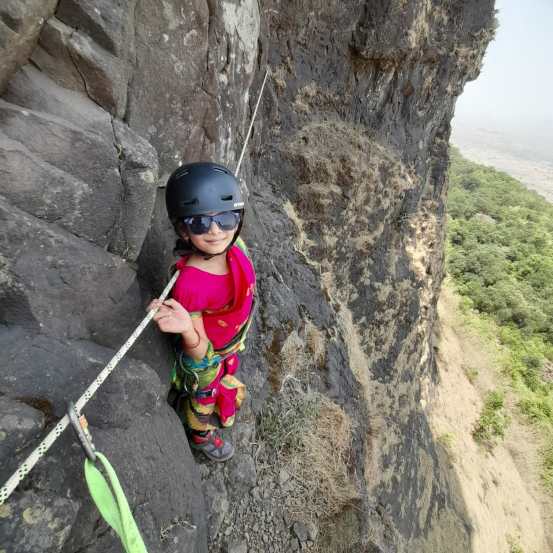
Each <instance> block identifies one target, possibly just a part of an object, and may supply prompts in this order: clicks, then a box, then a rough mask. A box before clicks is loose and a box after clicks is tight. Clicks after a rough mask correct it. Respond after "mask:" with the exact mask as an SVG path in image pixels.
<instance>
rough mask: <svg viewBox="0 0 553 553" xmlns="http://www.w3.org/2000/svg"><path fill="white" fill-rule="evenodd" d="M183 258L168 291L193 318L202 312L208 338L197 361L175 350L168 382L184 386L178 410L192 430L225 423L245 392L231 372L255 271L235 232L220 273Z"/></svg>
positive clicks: (246, 327) (250, 306) (246, 325)
mask: <svg viewBox="0 0 553 553" xmlns="http://www.w3.org/2000/svg"><path fill="white" fill-rule="evenodd" d="M187 261H188V257H182V258H181V259H180V260H179V261H178V262H177V264H176V267H177V269H179V270H180V275H179V277H178V279H177V282H176V283H175V286H174V287H173V294H172V295H173V298H174V299H176V300H177V301H178V302H179V303H180V304H181V305H182V306H183V307H184V308H185V309H186V310H187V311H188V312H189V313H190V315H191V316H192V317H193V318H194V317H203V323H204V328H205V331H206V334H207V337H208V338H209V340H210V342H209V344H208V348H207V353H206V355H205V357H204V358H203V359H201V360H200V361H197V360H195V359H193V358H191V357H189V356H187V355H186V354H185V353H184V352H183V351H182V350H181V349H180V348H179V350H178V351H177V362H176V364H175V368H174V370H173V374H172V384H173V386H174V387H175V388H176V389H177V390H179V391H182V390H186V391H187V392H188V395H187V398H186V401H184V402H183V403H182V404H181V407H180V408H181V409H182V412H181V413H179V415H180V416H181V418H182V419H183V421H184V422H185V424H186V426H188V427H189V428H190V429H192V430H196V431H206V430H213V429H214V428H217V427H229V426H232V424H233V423H234V418H235V415H236V411H237V410H238V409H239V408H240V405H241V403H242V401H243V399H244V397H245V393H246V388H245V386H244V384H243V383H242V382H240V380H238V378H236V376H235V374H236V371H237V369H238V366H239V359H238V355H237V353H238V352H239V351H242V350H243V349H244V347H245V346H244V342H245V339H246V334H247V332H248V330H249V327H250V324H251V320H252V315H253V305H254V292H255V271H254V268H253V265H252V262H251V260H250V258H249V256H248V253H247V248H246V246H245V244H244V242H243V241H242V240H241V239H240V238H239V239H238V240H237V241H236V243H235V245H233V246H232V248H231V249H230V250H229V251H228V252H227V263H228V266H229V272H228V273H227V274H226V275H214V274H212V273H208V272H206V271H203V270H201V269H198V268H197V267H189V266H187V265H186V262H187Z"/></svg>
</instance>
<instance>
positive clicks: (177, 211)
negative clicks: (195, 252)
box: [165, 162, 244, 225]
mask: <svg viewBox="0 0 553 553" xmlns="http://www.w3.org/2000/svg"><path fill="white" fill-rule="evenodd" d="M165 202H166V205H167V213H168V215H169V219H170V220H171V222H172V223H173V225H175V224H176V223H177V222H178V221H179V220H181V219H182V218H183V217H190V216H192V215H204V214H206V213H209V212H212V211H215V212H221V211H236V210H243V209H244V201H243V200H242V194H241V192H240V184H239V183H238V181H237V180H236V178H235V176H234V175H233V174H232V173H231V172H230V171H229V170H228V169H227V168H226V167H224V166H223V165H219V164H217V163H210V162H199V163H188V164H186V165H182V166H181V167H179V168H177V169H175V171H173V174H172V175H171V176H170V177H169V180H168V181H167V188H166V190H165Z"/></svg>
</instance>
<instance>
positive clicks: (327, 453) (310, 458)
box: [256, 379, 359, 521]
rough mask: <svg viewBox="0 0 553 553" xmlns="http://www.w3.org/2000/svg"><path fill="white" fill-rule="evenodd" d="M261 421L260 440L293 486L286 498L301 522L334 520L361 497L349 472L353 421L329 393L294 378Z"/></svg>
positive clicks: (288, 506) (269, 407) (284, 489)
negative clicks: (285, 472) (287, 475)
mask: <svg viewBox="0 0 553 553" xmlns="http://www.w3.org/2000/svg"><path fill="white" fill-rule="evenodd" d="M283 388H284V389H283V390H282V391H281V393H279V394H278V396H276V397H274V398H273V400H272V401H270V402H269V403H268V404H267V405H266V407H265V409H264V411H263V412H262V413H261V415H260V416H259V418H258V421H257V425H256V426H257V432H258V439H259V440H260V441H261V442H262V443H263V444H264V447H265V448H266V450H267V457H268V458H269V459H271V460H272V462H273V469H275V468H278V469H279V470H280V469H283V468H284V469H285V470H286V471H287V472H288V474H289V475H290V477H291V482H293V485H292V486H289V487H286V488H283V489H282V494H283V496H282V500H283V504H284V505H285V506H286V508H287V510H288V511H289V512H290V514H292V515H293V516H294V518H295V519H296V520H303V521H308V520H315V519H328V518H330V517H333V516H334V515H336V514H337V513H339V512H340V511H342V509H344V507H346V506H347V505H351V504H352V503H353V502H354V501H355V500H356V499H358V498H359V493H358V491H357V489H356V488H355V485H354V483H353V478H352V475H351V474H350V473H349V471H348V459H349V456H350V452H351V439H352V425H351V420H350V418H349V417H348V415H347V414H346V413H345V412H344V410H343V409H342V408H341V407H340V406H338V405H337V404H336V403H334V402H333V401H331V400H330V399H328V398H327V397H326V396H324V395H322V394H320V393H318V392H315V391H312V390H310V389H309V388H307V389H305V388H304V387H303V386H302V384H301V383H300V382H299V381H298V380H297V379H291V380H288V381H287V383H286V382H285V383H284V384H283Z"/></svg>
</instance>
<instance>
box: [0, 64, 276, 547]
mask: <svg viewBox="0 0 553 553" xmlns="http://www.w3.org/2000/svg"><path fill="white" fill-rule="evenodd" d="M268 74H269V70H268V69H267V70H266V72H265V77H264V79H263V84H262V85H261V89H260V91H259V97H258V99H257V103H256V106H255V110H254V113H253V116H252V120H251V122H250V126H249V128H248V133H247V135H246V138H245V140H244V146H243V148H242V152H241V154H240V159H239V160H238V164H237V167H236V171H235V176H236V175H238V171H239V169H240V165H241V163H242V158H243V157H244V152H245V150H246V146H247V143H248V140H249V137H250V133H251V130H252V128H253V123H254V119H255V116H256V114H257V108H258V107H259V103H260V100H261V96H262V94H263V89H264V87H265V82H266V80H267V76H268ZM179 274H180V271H178V270H177V271H175V273H174V274H173V276H172V278H171V279H170V281H169V283H168V284H167V286H166V287H165V289H164V290H163V292H162V293H161V295H160V297H159V300H160V305H161V304H162V303H163V301H164V300H165V299H166V298H167V296H168V295H169V292H170V291H171V289H172V288H173V285H174V284H175V282H176V280H177V278H178V276H179ZM158 309H159V307H158V308H157V309H152V310H151V311H149V312H148V314H147V315H146V317H144V319H143V320H142V322H141V323H140V324H139V325H138V326H137V327H136V329H135V330H134V332H133V333H132V334H131V335H130V336H129V338H128V339H127V341H126V342H125V343H124V344H123V346H122V347H121V348H120V349H119V351H117V353H116V354H115V355H114V356H113V357H112V358H111V360H110V361H109V363H108V364H107V365H106V366H105V367H104V368H103V369H102V371H101V372H100V374H99V375H98V376H97V377H96V379H95V380H94V381H93V382H92V383H91V384H90V386H89V387H88V388H87V389H86V390H85V392H84V393H83V394H82V395H81V397H80V398H79V399H78V400H77V401H76V403H75V404H74V405H73V404H70V407H69V410H68V413H67V414H66V415H65V416H64V417H63V418H62V419H61V420H60V421H59V422H58V423H57V424H56V426H55V427H54V428H53V429H52V430H51V431H50V432H49V433H48V434H47V436H46V438H44V440H43V441H42V442H41V443H40V444H39V445H38V447H37V448H36V449H35V450H34V451H32V452H31V454H30V455H29V456H28V457H27V458H26V459H25V461H24V462H23V463H22V464H21V465H20V466H19V468H18V469H17V470H16V471H15V472H14V473H13V474H12V476H11V477H10V478H9V479H8V480H7V482H6V483H5V484H4V486H2V488H0V505H3V504H4V503H5V502H6V500H7V499H8V497H9V496H10V495H11V494H12V492H13V491H14V490H15V488H16V487H17V486H18V485H19V483H20V482H21V481H22V480H23V479H24V478H25V476H27V474H29V472H30V471H31V470H32V468H33V467H34V466H35V465H36V464H37V462H38V461H39V460H40V459H41V458H42V457H43V456H44V455H45V453H46V452H47V451H48V450H49V449H50V447H51V446H52V445H53V444H54V442H55V441H56V439H57V438H58V437H59V436H60V435H61V433H62V432H63V431H64V430H65V429H66V428H67V426H68V425H70V424H71V426H72V427H73V428H74V430H75V432H76V433H77V436H78V438H79V441H80V442H81V444H82V446H83V449H84V450H85V453H86V456H87V458H86V460H85V465H84V472H85V479H86V482H87V485H88V489H89V491H90V495H91V496H92V499H93V500H94V502H95V503H96V506H97V507H98V510H99V511H100V513H101V515H102V517H103V518H104V520H105V521H106V522H107V523H108V524H109V525H110V526H111V527H112V528H113V529H114V530H115V532H116V533H117V534H118V536H119V537H120V539H121V542H122V544H123V547H124V548H125V552H126V553H147V551H146V547H145V546H144V543H143V541H142V538H141V536H140V532H139V531H138V528H137V526H136V523H135V522H134V519H133V517H132V514H131V511H130V508H129V505H128V503H127V500H126V498H125V494H124V493H123V490H122V488H121V485H120V484H119V480H118V479H117V475H116V473H115V471H114V469H113V467H112V466H111V464H110V463H109V461H108V460H107V459H106V457H105V456H104V455H103V454H102V453H100V452H99V451H96V449H95V448H94V445H93V444H92V440H91V438H90V433H89V432H88V430H87V426H88V425H87V424H86V419H85V418H84V416H83V415H82V414H80V413H82V410H83V408H84V406H85V405H86V404H87V403H88V401H89V400H90V399H91V398H92V396H93V395H94V394H95V393H96V390H98V388H99V387H100V386H101V385H102V384H103V383H104V381H105V380H106V378H107V377H108V376H109V375H110V374H111V372H112V371H113V370H114V369H115V367H116V366H117V364H118V363H119V361H121V359H122V358H123V357H124V356H125V354H126V353H127V351H128V350H129V349H130V348H131V347H132V345H133V344H134V342H135V341H136V340H137V339H138V337H139V336H140V334H142V332H143V331H144V329H145V328H146V326H147V325H148V323H149V322H150V321H151V320H152V318H153V317H154V315H155V314H156V313H157V311H158ZM98 462H99V464H101V466H102V469H103V472H104V473H105V474H106V475H107V479H106V478H105V476H104V474H103V473H102V471H101V470H100V469H99V468H98V467H97V466H96V465H97V464H98Z"/></svg>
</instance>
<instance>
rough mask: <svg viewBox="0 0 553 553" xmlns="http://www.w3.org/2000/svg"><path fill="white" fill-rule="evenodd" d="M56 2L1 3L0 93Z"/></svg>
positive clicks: (29, 49)
mask: <svg viewBox="0 0 553 553" xmlns="http://www.w3.org/2000/svg"><path fill="white" fill-rule="evenodd" d="M56 4H57V0H46V1H45V0H26V1H25V2H21V1H20V0H4V1H3V2H2V6H1V7H0V93H2V92H3V91H4V89H5V87H6V84H7V83H8V81H9V79H10V78H11V76H12V74H13V73H15V71H16V70H17V68H18V67H19V66H21V65H23V64H24V63H26V62H27V58H28V57H29V56H30V54H31V52H32V51H33V48H34V46H35V44H36V40H37V37H38V35H39V33H40V30H41V28H42V25H43V23H44V21H45V20H46V19H47V18H48V17H50V16H51V15H52V13H53V12H54V9H55V7H56Z"/></svg>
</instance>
